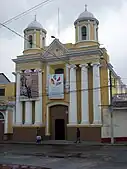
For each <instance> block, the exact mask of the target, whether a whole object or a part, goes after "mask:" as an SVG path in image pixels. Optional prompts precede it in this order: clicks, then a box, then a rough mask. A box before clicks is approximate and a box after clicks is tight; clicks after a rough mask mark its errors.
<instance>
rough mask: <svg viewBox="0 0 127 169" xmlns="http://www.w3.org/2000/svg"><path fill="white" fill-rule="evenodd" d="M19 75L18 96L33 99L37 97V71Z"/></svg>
mask: <svg viewBox="0 0 127 169" xmlns="http://www.w3.org/2000/svg"><path fill="white" fill-rule="evenodd" d="M20 75H21V76H20V98H21V99H34V98H37V97H39V92H38V72H27V73H21V74H20Z"/></svg>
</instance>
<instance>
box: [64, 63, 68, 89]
mask: <svg viewBox="0 0 127 169" xmlns="http://www.w3.org/2000/svg"><path fill="white" fill-rule="evenodd" d="M65 88H66V91H67V92H68V91H69V65H68V64H66V87H65Z"/></svg>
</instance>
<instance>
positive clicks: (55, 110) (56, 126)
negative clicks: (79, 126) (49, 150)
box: [49, 105, 68, 140]
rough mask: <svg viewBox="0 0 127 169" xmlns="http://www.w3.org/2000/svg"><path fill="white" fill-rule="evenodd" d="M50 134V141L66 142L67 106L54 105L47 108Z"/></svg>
mask: <svg viewBox="0 0 127 169" xmlns="http://www.w3.org/2000/svg"><path fill="white" fill-rule="evenodd" d="M49 112H50V132H51V139H52V140H66V138H67V123H68V114H67V112H68V106H65V105H55V106H51V107H50V108H49Z"/></svg>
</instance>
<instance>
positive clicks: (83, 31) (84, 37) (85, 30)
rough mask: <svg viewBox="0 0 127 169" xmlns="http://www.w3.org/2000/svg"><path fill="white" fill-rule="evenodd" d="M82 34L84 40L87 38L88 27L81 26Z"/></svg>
mask: <svg viewBox="0 0 127 169" xmlns="http://www.w3.org/2000/svg"><path fill="white" fill-rule="evenodd" d="M81 36H82V40H86V39H87V28H86V26H83V27H82V28H81Z"/></svg>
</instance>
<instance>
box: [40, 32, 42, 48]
mask: <svg viewBox="0 0 127 169" xmlns="http://www.w3.org/2000/svg"><path fill="white" fill-rule="evenodd" d="M40 48H42V31H40Z"/></svg>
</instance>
